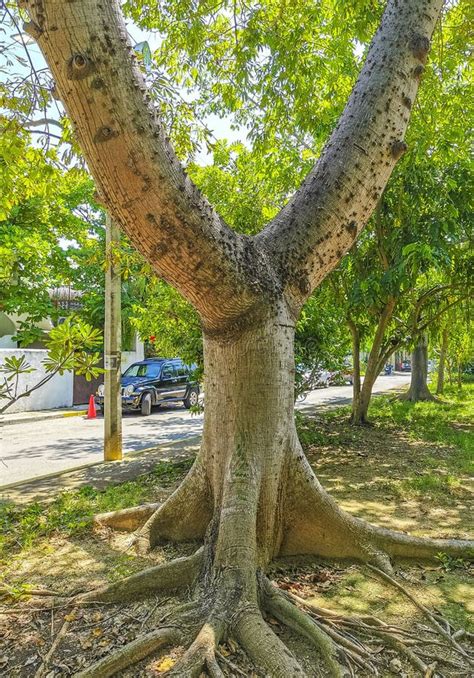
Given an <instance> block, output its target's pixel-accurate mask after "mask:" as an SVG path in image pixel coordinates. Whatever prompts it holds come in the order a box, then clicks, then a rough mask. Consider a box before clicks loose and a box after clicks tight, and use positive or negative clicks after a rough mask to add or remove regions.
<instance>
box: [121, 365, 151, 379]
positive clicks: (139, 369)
mask: <svg viewBox="0 0 474 678" xmlns="http://www.w3.org/2000/svg"><path fill="white" fill-rule="evenodd" d="M159 374H160V365H157V364H155V365H154V364H153V363H146V364H143V363H142V364H140V363H136V364H135V365H130V367H129V368H128V369H127V370H125V372H124V373H123V376H124V377H157V376H158V375H159Z"/></svg>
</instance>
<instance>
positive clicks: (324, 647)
mask: <svg viewBox="0 0 474 678" xmlns="http://www.w3.org/2000/svg"><path fill="white" fill-rule="evenodd" d="M261 583H262V592H263V599H264V603H263V604H264V607H265V609H266V610H267V611H268V612H269V613H270V614H272V615H273V616H274V617H276V619H278V620H280V621H281V622H283V623H284V624H285V625H286V626H288V627H289V628H291V629H292V630H293V631H296V632H297V633H300V634H301V635H303V636H305V637H306V638H308V639H309V640H310V641H311V642H312V643H313V644H314V645H315V646H316V647H317V648H318V649H319V651H320V652H321V655H322V657H323V659H324V662H325V664H326V666H327V668H328V669H329V671H330V674H331V676H333V677H334V678H342V676H343V675H344V671H343V669H342V667H341V666H340V664H339V661H338V659H339V657H340V656H341V651H340V647H339V648H338V646H337V645H336V644H335V642H334V641H333V639H331V638H330V637H329V636H328V634H327V633H325V631H323V630H322V629H321V628H320V627H319V626H318V625H317V624H316V623H315V622H314V621H313V620H312V619H311V618H310V617H309V616H308V615H306V614H304V612H301V611H300V610H299V609H298V608H297V607H295V605H293V604H292V603H290V601H289V600H287V599H286V598H285V596H284V595H283V594H282V593H281V592H280V591H278V590H277V589H276V588H275V587H274V586H273V585H272V584H271V583H270V581H269V580H268V579H267V578H266V577H262V580H261Z"/></svg>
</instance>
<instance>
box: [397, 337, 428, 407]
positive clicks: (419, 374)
mask: <svg viewBox="0 0 474 678" xmlns="http://www.w3.org/2000/svg"><path fill="white" fill-rule="evenodd" d="M403 400H409V401H410V402H412V403H417V402H419V401H421V400H435V397H434V396H433V394H432V393H431V392H430V390H429V388H428V340H427V337H426V335H422V336H421V337H420V338H419V340H418V343H417V344H416V346H415V348H414V349H413V353H412V355H411V380H410V388H409V389H408V391H407V393H406V394H405V395H404V396H403Z"/></svg>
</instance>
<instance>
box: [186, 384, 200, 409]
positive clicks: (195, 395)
mask: <svg viewBox="0 0 474 678" xmlns="http://www.w3.org/2000/svg"><path fill="white" fill-rule="evenodd" d="M198 402H199V391H198V390H197V388H191V389H190V390H189V391H188V393H187V394H186V398H185V399H184V400H183V403H184V406H185V408H186V409H187V410H189V408H190V407H195V406H196V405H197V404H198Z"/></svg>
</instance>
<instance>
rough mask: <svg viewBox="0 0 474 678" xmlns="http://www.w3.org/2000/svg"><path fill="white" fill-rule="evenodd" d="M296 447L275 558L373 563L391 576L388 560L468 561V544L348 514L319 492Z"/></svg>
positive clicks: (472, 546) (473, 549)
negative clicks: (311, 557) (443, 556)
mask: <svg viewBox="0 0 474 678" xmlns="http://www.w3.org/2000/svg"><path fill="white" fill-rule="evenodd" d="M295 445H296V447H295V449H294V450H293V452H292V454H293V458H292V462H294V463H292V469H293V473H292V477H291V479H290V482H289V483H288V485H287V502H288V508H287V514H288V518H287V524H286V526H285V530H284V536H283V540H282V544H281V547H280V555H283V556H285V555H303V554H311V555H318V556H322V557H329V558H350V559H356V560H360V561H362V562H366V563H372V564H374V565H376V566H377V567H378V568H379V569H381V570H383V571H384V572H386V573H387V574H390V573H391V572H392V566H391V562H390V558H391V557H401V558H418V559H424V558H427V559H432V558H434V557H435V556H436V555H438V554H439V553H446V554H448V555H453V556H458V557H464V558H470V557H473V555H474V542H473V541H470V540H463V539H430V538H424V537H412V536H410V535H408V534H404V533H402V532H396V531H394V530H388V529H385V528H383V527H378V526H375V525H371V524H370V523H368V522H366V521H364V520H361V519H359V518H356V517H354V516H353V515H351V514H349V513H347V512H346V511H344V510H343V509H341V508H340V506H338V504H337V502H336V501H335V500H334V499H333V497H331V495H329V494H328V493H327V492H326V491H325V490H324V489H323V487H322V486H321V484H320V483H319V481H318V480H317V478H316V477H315V475H314V473H313V470H312V469H311V466H310V465H309V463H308V461H307V459H306V457H305V456H304V454H303V451H302V450H301V448H300V446H299V443H298V441H296V443H295Z"/></svg>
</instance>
